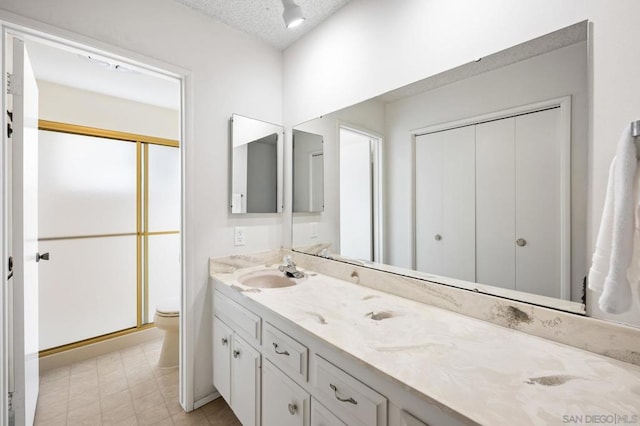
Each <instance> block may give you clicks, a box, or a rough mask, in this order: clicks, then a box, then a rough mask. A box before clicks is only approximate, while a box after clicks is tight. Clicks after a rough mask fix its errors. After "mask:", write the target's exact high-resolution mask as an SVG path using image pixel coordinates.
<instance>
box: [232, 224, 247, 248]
mask: <svg viewBox="0 0 640 426" xmlns="http://www.w3.org/2000/svg"><path fill="white" fill-rule="evenodd" d="M233 232H234V234H233V235H234V237H233V243H234V245H236V246H243V245H245V244H246V242H247V228H246V227H244V226H236V227H235V228H234V230H233Z"/></svg>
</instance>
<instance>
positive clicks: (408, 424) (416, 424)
mask: <svg viewBox="0 0 640 426" xmlns="http://www.w3.org/2000/svg"><path fill="white" fill-rule="evenodd" d="M400 426H429V425H427V424H426V423H425V422H423V421H421V420H418V419H416V418H415V417H413V416H412V415H411V414H409V413H408V412H406V411H404V410H402V412H401V413H400Z"/></svg>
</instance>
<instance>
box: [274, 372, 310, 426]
mask: <svg viewBox="0 0 640 426" xmlns="http://www.w3.org/2000/svg"><path fill="white" fill-rule="evenodd" d="M262 374H263V382H262V385H263V390H264V391H263V393H262V426H308V425H309V407H310V396H309V394H308V393H307V392H306V391H305V390H304V389H302V388H301V387H300V386H298V385H297V384H296V383H295V382H294V381H293V380H291V379H290V378H289V377H287V376H286V375H285V374H284V373H282V372H281V371H280V370H278V368H277V367H276V366H274V365H273V364H272V363H271V362H270V361H265V363H264V365H263V367H262Z"/></svg>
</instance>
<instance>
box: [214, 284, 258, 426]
mask: <svg viewBox="0 0 640 426" xmlns="http://www.w3.org/2000/svg"><path fill="white" fill-rule="evenodd" d="M214 309H216V310H215V316H214V317H213V385H214V386H215V387H216V389H217V390H218V392H220V395H222V397H223V398H224V400H225V401H227V403H228V404H229V406H230V407H231V409H232V410H233V412H234V413H235V415H236V417H238V420H240V422H241V423H242V424H243V425H244V426H259V425H260V396H261V386H260V382H261V374H260V367H261V361H262V357H261V355H260V352H259V351H258V350H257V349H255V348H254V347H252V346H251V344H249V342H248V341H247V340H245V339H244V338H243V337H241V335H244V336H248V337H249V338H251V337H253V339H252V340H254V341H255V340H256V339H259V336H260V317H258V316H257V315H255V314H254V313H252V312H250V311H249V310H247V309H245V308H243V307H242V306H240V305H239V304H237V303H236V302H234V301H232V300H230V299H229V298H227V297H226V296H224V295H222V294H221V293H219V292H215V295H214Z"/></svg>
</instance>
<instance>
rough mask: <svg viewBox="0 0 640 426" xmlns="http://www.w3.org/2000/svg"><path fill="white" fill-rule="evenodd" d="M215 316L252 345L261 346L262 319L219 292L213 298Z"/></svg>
mask: <svg viewBox="0 0 640 426" xmlns="http://www.w3.org/2000/svg"><path fill="white" fill-rule="evenodd" d="M213 314H214V315H215V316H217V317H218V318H220V319H221V320H223V321H224V322H225V323H227V324H228V325H229V326H230V327H231V328H232V329H233V331H235V332H236V333H238V334H239V335H240V336H242V337H244V338H245V339H247V340H248V341H249V342H250V343H254V344H258V345H259V344H260V322H261V319H260V317H259V316H258V315H256V314H254V313H253V312H251V311H249V310H248V309H246V308H243V307H242V306H240V305H239V304H238V303H236V302H234V301H233V300H231V299H229V298H228V297H227V296H225V295H223V294H222V293H220V292H219V291H216V292H215V293H214V296H213Z"/></svg>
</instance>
